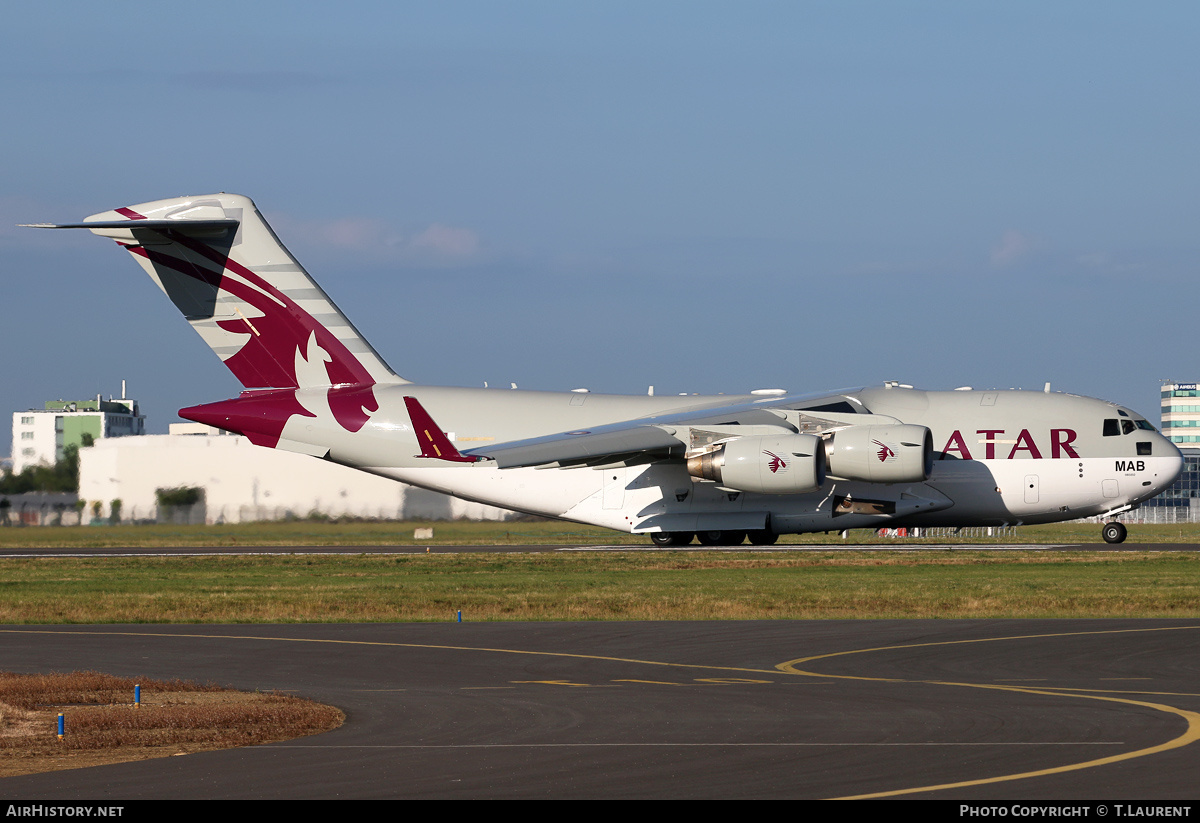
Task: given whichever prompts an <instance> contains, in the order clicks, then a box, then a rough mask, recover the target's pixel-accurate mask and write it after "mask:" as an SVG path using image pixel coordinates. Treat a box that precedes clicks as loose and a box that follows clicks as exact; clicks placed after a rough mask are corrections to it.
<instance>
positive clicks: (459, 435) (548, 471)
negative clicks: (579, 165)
mask: <svg viewBox="0 0 1200 823" xmlns="http://www.w3.org/2000/svg"><path fill="white" fill-rule="evenodd" d="M39 225H41V226H44V227H47V228H87V229H90V230H91V231H92V232H93V233H94V234H98V235H100V236H102V237H109V238H112V239H113V240H116V242H117V243H118V245H120V246H122V247H124V249H125V250H126V251H128V252H129V253H130V254H132V255H133V258H134V259H135V260H136V261H137V262H138V263H139V264H140V265H141V266H142V268H143V269H145V270H146V272H147V273H148V274H149V275H150V277H151V278H153V280H154V281H155V282H156V283H157V284H158V285H159V287H160V288H161V289H162V290H163V292H164V293H166V295H167V297H168V298H170V300H171V302H172V303H174V304H175V306H176V308H178V309H179V310H180V311H181V312H182V313H183V315H184V317H185V318H186V319H187V321H188V322H189V323H190V324H191V325H192V328H194V329H195V330H196V331H197V332H198V333H199V335H200V337H201V338H202V339H203V340H204V342H205V343H207V344H208V345H209V346H211V347H212V350H213V351H214V352H216V354H217V356H218V357H220V358H221V360H223V361H224V363H225V365H226V366H228V367H229V369H230V370H231V371H232V372H233V374H234V375H235V376H236V377H237V378H238V380H239V381H241V384H242V386H244V387H245V389H244V391H242V392H241V394H240V395H239V396H238V397H236V398H233V399H229V400H221V401H219V402H216V403H207V404H204V405H200V406H193V407H191V408H186V409H182V410H180V412H179V413H180V415H181V416H182V417H184V418H187V419H189V420H194V421H197V422H200V423H206V424H208V425H211V426H216V427H218V428H221V429H225V430H228V431H231V432H236V433H238V434H242V435H245V436H246V437H247V438H249V439H250V441H251V442H253V443H255V444H257V445H259V446H263V447H265V448H272V449H283V450H286V451H293V452H300V453H302V454H307V455H312V456H313V457H316V458H323V459H326V460H331V461H333V462H335V463H341V464H343V465H346V466H350V467H353V468H355V469H361V470H362V471H366V472H371V473H372V474H377V475H382V476H385V477H390V478H394V479H396V480H400V481H403V482H405V483H409V484H411V485H414V486H421V487H424V488H427V489H434V490H436V491H440V492H445V493H447V494H451V495H454V496H456V497H460V498H463V499H465V500H474V501H479V502H482V503H488V504H491V505H495V506H501V507H504V508H508V509H514V510H516V511H521V512H528V513H531V514H537V515H544V516H547V517H554V518H561V519H564V520H572V521H577V522H580V523H590V524H593V525H597V526H604V527H607V528H611V529H617V530H620V531H624V532H632V533H644V534H648V535H649V536H650V539H651V540H652V541H653V542H654V543H656V544H658V545H660V546H678V545H685V544H688V543H690V542H691V541H692V540H693V539H694V538H698V539H699V541H700V542H701V543H704V544H708V545H734V544H740V543H742V542H743V541H744V540H745V539H747V537H748V538H749V540H750V542H751V543H754V544H760V545H761V544H771V543H774V542H775V541H776V539H777V538H778V536H779V535H780V534H792V533H801V532H814V531H842V530H846V529H856V528H877V527H881V526H888V527H900V526H907V527H914V526H952V527H962V526H1001V525H1012V524H1024V523H1051V522H1056V521H1062V520H1073V519H1076V518H1081V517H1089V516H1097V515H1099V516H1107V515H1116V514H1118V513H1120V512H1124V511H1128V510H1130V509H1132V508H1134V507H1136V506H1137V505H1138V504H1139V503H1141V502H1142V501H1144V500H1146V499H1148V498H1150V497H1153V496H1154V495H1156V494H1158V493H1159V492H1161V491H1163V490H1164V489H1166V488H1167V487H1168V486H1170V485H1171V483H1172V482H1173V481H1174V480H1175V478H1176V476H1177V475H1178V474H1179V472H1180V469H1181V468H1182V464H1183V461H1182V458H1181V456H1180V454H1179V450H1178V449H1176V448H1175V446H1174V445H1173V444H1172V443H1171V442H1170V441H1168V440H1167V439H1166V438H1165V437H1163V436H1162V435H1161V434H1159V433H1158V432H1157V431H1156V430H1155V428H1154V426H1152V425H1151V424H1150V423H1149V422H1147V421H1146V419H1145V418H1143V417H1142V416H1141V415H1139V414H1137V413H1135V412H1133V411H1131V410H1129V409H1126V408H1122V407H1121V406H1118V405H1114V404H1113V403H1108V402H1105V401H1103V400H1096V399H1093V398H1089V397H1079V396H1075V395H1070V394H1061V393H1050V392H1049V391H1045V392H1029V391H971V390H957V391H919V390H916V389H913V388H911V387H909V386H902V385H898V384H895V383H889V384H886V385H884V386H882V387H870V388H856V389H843V390H838V391H833V392H827V393H817V394H787V393H782V392H768V393H751V394H746V395H736V396H731V395H717V396H696V395H687V396H657V397H656V396H652V395H647V396H624V395H605V394H598V393H586V392H561V393H559V392H542V391H521V390H508V389H505V390H498V389H487V388H482V389H480V388H454V387H445V386H422V385H417V384H415V383H412V382H410V381H408V380H405V379H404V378H403V377H400V376H399V375H398V374H397V373H396V372H394V371H393V370H392V369H391V367H390V366H389V365H388V364H387V363H386V362H384V360H383V358H382V357H380V356H379V354H378V353H376V351H375V350H374V349H373V348H372V347H371V345H370V344H369V343H367V341H366V340H365V339H364V338H363V337H362V336H361V335H360V334H359V333H358V331H357V330H356V329H355V328H354V326H353V325H351V323H350V321H349V320H347V319H346V317H345V316H344V315H343V314H342V313H341V311H340V310H339V309H338V308H337V306H335V305H334V303H333V301H332V300H330V299H329V297H328V296H326V294H325V292H324V291H323V290H322V289H321V288H320V287H319V286H318V285H317V284H316V282H315V281H314V280H313V279H312V278H311V277H310V276H309V275H308V273H307V272H306V271H305V270H304V268H303V267H302V266H301V265H300V264H299V263H298V262H297V261H296V260H295V259H294V258H293V257H292V256H291V254H289V253H288V251H287V249H286V248H284V246H283V244H282V243H280V241H279V239H278V238H277V237H276V236H275V233H274V232H273V231H272V230H271V227H270V226H268V225H267V222H266V221H265V220H264V219H263V217H262V215H261V214H259V212H258V209H257V208H256V207H255V205H254V203H253V202H252V201H251V200H250V199H249V198H247V197H243V196H240V195H234V194H224V193H222V194H212V195H204V196H199V197H178V198H172V199H169V200H158V201H155V202H152V203H142V204H140V205H136V206H129V207H126V208H119V209H116V210H114V211H107V212H103V213H100V214H95V215H92V216H91V217H88V218H86V219H85V220H84V222H82V223H68V224H39ZM1125 535H1126V530H1125V527H1124V525H1122V524H1121V523H1119V522H1116V521H1110V522H1107V523H1105V524H1104V526H1103V536H1104V539H1105V540H1107V541H1108V542H1110V543H1119V542H1121V541H1122V540H1124V539H1125Z"/></svg>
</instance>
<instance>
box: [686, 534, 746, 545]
mask: <svg viewBox="0 0 1200 823" xmlns="http://www.w3.org/2000/svg"><path fill="white" fill-rule="evenodd" d="M696 538H697V539H698V540H699V541H700V543H701V545H704V546H738V545H741V543H742V541H744V540H745V539H746V533H745V532H724V531H707V532H697V534H696Z"/></svg>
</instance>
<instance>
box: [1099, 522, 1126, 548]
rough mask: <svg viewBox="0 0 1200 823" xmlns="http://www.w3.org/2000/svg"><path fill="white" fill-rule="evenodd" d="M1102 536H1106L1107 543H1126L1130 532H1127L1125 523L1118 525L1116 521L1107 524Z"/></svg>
mask: <svg viewBox="0 0 1200 823" xmlns="http://www.w3.org/2000/svg"><path fill="white" fill-rule="evenodd" d="M1100 534H1102V535H1103V536H1104V542H1105V543H1124V542H1125V536H1126V535H1127V534H1128V532H1127V531H1126V530H1125V524H1124V523H1118V522H1117V521H1115V520H1114V521H1112V522H1111V523H1105V524H1104V529H1103V530H1102V531H1101V532H1100Z"/></svg>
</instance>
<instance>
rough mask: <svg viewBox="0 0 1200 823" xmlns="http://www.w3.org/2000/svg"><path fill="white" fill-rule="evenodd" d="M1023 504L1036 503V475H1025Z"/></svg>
mask: <svg viewBox="0 0 1200 823" xmlns="http://www.w3.org/2000/svg"><path fill="white" fill-rule="evenodd" d="M1025 502H1026V503H1036V502H1038V476H1037V475H1036V474H1027V475H1025Z"/></svg>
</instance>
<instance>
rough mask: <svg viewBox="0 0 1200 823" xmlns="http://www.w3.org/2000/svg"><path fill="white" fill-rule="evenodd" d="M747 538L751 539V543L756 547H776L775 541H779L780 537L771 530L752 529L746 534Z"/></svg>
mask: <svg viewBox="0 0 1200 823" xmlns="http://www.w3.org/2000/svg"><path fill="white" fill-rule="evenodd" d="M746 536H747V537H749V538H750V543H751V544H752V545H755V546H774V545H775V541H776V540H778V539H779V535H777V534H776V533H775V532H773V531H771V530H770V529H751V530H750V531H748V532H746Z"/></svg>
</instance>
